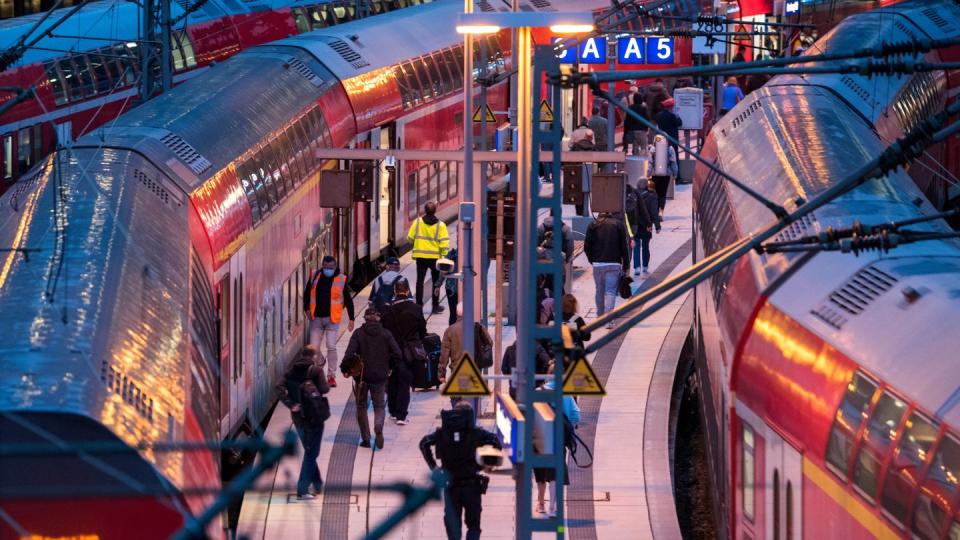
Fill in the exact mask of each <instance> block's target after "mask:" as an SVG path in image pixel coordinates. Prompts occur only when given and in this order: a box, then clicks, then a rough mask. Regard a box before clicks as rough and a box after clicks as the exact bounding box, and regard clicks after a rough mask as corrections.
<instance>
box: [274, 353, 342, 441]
mask: <svg viewBox="0 0 960 540" xmlns="http://www.w3.org/2000/svg"><path fill="white" fill-rule="evenodd" d="M307 378H310V379H311V380H313V384H315V385H316V386H317V390H319V391H320V393H321V394H326V393H327V392H329V391H330V386H328V385H327V379H326V378H324V376H323V368H322V367H321V366H319V365H318V364H317V363H316V362H314V361H313V360H311V359H309V358H303V357H302V356H298V357H296V358H295V359H294V360H293V361H292V362H290V365H289V366H288V367H287V371H286V372H285V373H284V374H283V379H282V380H281V381H280V383H279V384H277V397H279V398H280V402H281V403H283V404H284V405H286V407H287V408H288V409H293V407H294V406H295V405H299V404H300V385H301V384H303V381H305V380H307ZM290 416H291V418H293V423H294V425H296V426H297V427H300V425H301V423H302V422H303V416H302V415H301V414H300V413H299V412H293V411H292V410H291V411H290Z"/></svg>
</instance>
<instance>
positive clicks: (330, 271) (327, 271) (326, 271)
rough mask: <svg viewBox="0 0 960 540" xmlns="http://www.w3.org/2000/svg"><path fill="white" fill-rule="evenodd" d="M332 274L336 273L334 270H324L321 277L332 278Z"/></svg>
mask: <svg viewBox="0 0 960 540" xmlns="http://www.w3.org/2000/svg"><path fill="white" fill-rule="evenodd" d="M334 272H336V269H335V268H324V269H323V275H325V276H327V277H333V273H334Z"/></svg>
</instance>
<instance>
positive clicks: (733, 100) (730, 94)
mask: <svg viewBox="0 0 960 540" xmlns="http://www.w3.org/2000/svg"><path fill="white" fill-rule="evenodd" d="M742 61H743V60H741V62H742ZM744 97H745V96H744V95H743V90H741V89H740V85H738V84H737V78H736V77H730V78H728V79H727V82H725V83H723V104H722V106H721V107H720V116H723V115H725V114H727V113H728V112H730V109H732V108H734V107H736V106H737V103H740V102H741V101H743V98H744Z"/></svg>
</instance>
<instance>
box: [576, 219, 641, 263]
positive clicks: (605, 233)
mask: <svg viewBox="0 0 960 540" xmlns="http://www.w3.org/2000/svg"><path fill="white" fill-rule="evenodd" d="M583 252H584V253H586V255H587V260H588V261H590V263H591V264H595V263H617V264H619V265H620V266H622V267H623V268H624V272H626V271H627V270H628V269H629V266H630V237H629V235H628V234H627V226H626V225H624V224H623V222H622V221H620V220H619V219H615V218H611V217H601V218H599V219H596V220H594V221H593V223H591V224H590V226H589V227H587V236H586V239H585V240H584V242H583Z"/></svg>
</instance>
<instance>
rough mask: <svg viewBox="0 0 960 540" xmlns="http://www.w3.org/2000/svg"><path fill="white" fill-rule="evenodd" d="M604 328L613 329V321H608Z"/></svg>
mask: <svg viewBox="0 0 960 540" xmlns="http://www.w3.org/2000/svg"><path fill="white" fill-rule="evenodd" d="M604 328H606V329H607V330H613V321H610V322H608V323H607V325H606V326H605V327H604Z"/></svg>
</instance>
